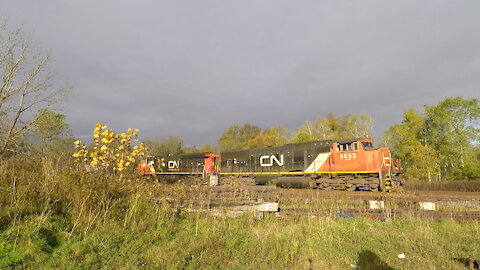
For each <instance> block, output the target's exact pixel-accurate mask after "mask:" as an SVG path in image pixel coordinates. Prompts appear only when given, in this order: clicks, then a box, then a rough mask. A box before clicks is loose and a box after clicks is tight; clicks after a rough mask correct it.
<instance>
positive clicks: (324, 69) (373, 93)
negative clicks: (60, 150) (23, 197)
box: [0, 0, 480, 146]
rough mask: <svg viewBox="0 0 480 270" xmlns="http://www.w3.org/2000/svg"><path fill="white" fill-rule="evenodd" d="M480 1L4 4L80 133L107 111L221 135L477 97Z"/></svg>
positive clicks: (390, 115)
mask: <svg viewBox="0 0 480 270" xmlns="http://www.w3.org/2000/svg"><path fill="white" fill-rule="evenodd" d="M479 12H480V2H477V1H454V2H452V1H395V2H391V1H390V2H387V1H368V2H365V1H356V2H343V1H301V2H295V3H293V2H291V1H278V0H276V1H273V0H272V1H247V2H246V1H146V0H144V1H135V2H133V1H115V2H111V1H94V0H89V1H59V0H48V1H34V0H30V1H26V0H25V1H18V0H2V4H1V7H0V14H3V15H6V16H7V18H8V21H9V23H10V24H12V25H15V26H18V25H21V24H23V28H24V29H25V30H26V31H27V32H31V31H34V32H33V38H34V39H35V40H36V41H38V43H39V45H40V47H41V48H43V49H44V50H47V51H50V52H51V53H52V54H53V55H54V58H55V61H54V62H53V63H52V65H53V67H54V68H55V70H56V71H57V77H56V80H57V81H67V82H69V83H70V84H71V85H73V86H74V91H73V93H72V95H71V96H70V97H69V98H68V99H67V100H66V101H64V102H63V103H62V104H61V107H62V108H63V109H64V112H65V113H66V114H67V116H68V119H69V122H70V125H71V127H72V129H73V131H74V134H75V135H76V136H79V137H81V138H83V139H85V138H86V137H87V136H88V135H89V134H90V132H91V129H92V127H93V125H94V124H95V123H96V122H98V121H102V122H104V123H106V124H109V125H110V126H111V127H113V128H115V129H118V130H124V129H126V128H128V127H136V128H139V129H141V134H142V136H143V137H144V138H148V137H156V136H159V135H178V136H181V137H183V138H184V139H185V141H186V142H187V144H195V145H197V146H198V145H201V144H204V143H215V141H216V139H217V138H218V137H219V136H220V134H221V132H222V131H223V130H225V129H226V128H227V127H228V126H229V125H231V124H233V123H240V124H241V123H245V122H249V123H253V124H257V125H260V126H262V127H269V126H273V125H277V124H280V125H284V126H286V127H287V128H290V129H295V128H297V127H298V126H299V125H300V124H301V123H303V122H304V121H305V120H307V119H315V118H316V117H317V116H324V115H326V114H327V113H328V112H330V111H331V112H334V113H336V114H342V113H361V112H367V113H371V114H373V115H374V116H375V118H376V119H377V122H376V124H377V125H376V128H375V132H376V134H377V135H378V134H380V133H381V132H382V131H383V130H384V129H386V128H387V127H388V126H390V125H392V124H395V123H397V122H398V121H400V120H401V116H402V111H403V110H404V109H406V108H410V107H413V108H421V107H422V105H423V104H430V105H433V104H435V103H437V102H438V101H440V100H442V99H444V98H445V97H449V96H458V95H461V96H466V97H477V98H478V97H480V95H479V93H480V91H479V86H480V76H479V75H480V49H479V48H480V36H479V35H478V33H477V32H478V29H479V27H480V17H479V16H478V14H479Z"/></svg>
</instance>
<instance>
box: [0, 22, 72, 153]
mask: <svg viewBox="0 0 480 270" xmlns="http://www.w3.org/2000/svg"><path fill="white" fill-rule="evenodd" d="M49 60H50V56H49V55H48V54H43V53H41V52H39V51H38V50H36V48H35V47H34V46H33V44H32V42H31V40H30V39H29V37H28V36H26V35H25V34H24V33H23V32H22V31H21V30H13V31H12V30H9V29H8V27H7V24H6V23H2V22H0V157H3V156H5V155H7V154H11V153H15V152H16V149H18V144H19V143H20V142H21V141H22V138H23V136H24V135H25V133H26V131H27V130H28V129H29V128H30V127H31V126H32V125H33V117H32V116H33V114H34V110H37V109H42V108H48V107H50V106H51V105H52V104H54V103H55V102H58V101H59V100H61V99H62V98H63V97H64V94H65V93H66V90H67V87H54V86H53V84H52V77H51V72H50V71H49V70H48V68H47V64H48V62H49Z"/></svg>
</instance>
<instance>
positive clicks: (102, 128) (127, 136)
mask: <svg viewBox="0 0 480 270" xmlns="http://www.w3.org/2000/svg"><path fill="white" fill-rule="evenodd" d="M137 133H138V129H133V130H132V129H131V128H129V129H128V130H127V132H126V133H121V134H117V133H115V132H113V131H112V130H110V129H108V127H107V126H106V125H103V124H102V123H98V124H96V125H95V128H94V130H93V150H92V151H88V150H87V149H86V145H85V144H84V143H83V142H82V141H79V140H77V141H75V142H74V145H75V148H81V150H79V151H77V152H75V153H74V154H73V157H74V158H76V160H77V161H83V162H85V163H87V164H90V165H91V166H98V167H99V168H101V169H105V170H114V171H123V170H125V169H126V168H128V167H129V166H130V165H132V164H135V163H136V161H137V158H139V157H141V156H143V155H145V150H146V148H145V145H144V144H143V143H141V144H139V145H135V146H133V145H131V143H132V141H138V139H137V138H138V134H137Z"/></svg>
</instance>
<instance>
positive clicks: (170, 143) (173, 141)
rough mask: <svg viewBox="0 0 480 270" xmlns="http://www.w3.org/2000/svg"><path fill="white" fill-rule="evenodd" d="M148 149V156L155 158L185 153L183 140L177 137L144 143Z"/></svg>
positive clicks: (161, 138)
mask: <svg viewBox="0 0 480 270" xmlns="http://www.w3.org/2000/svg"><path fill="white" fill-rule="evenodd" d="M143 143H144V144H145V146H146V147H147V149H148V154H149V155H153V156H168V155H178V154H183V153H184V150H185V149H184V143H183V139H182V138H180V137H176V136H168V137H160V138H157V139H154V140H146V141H144V142H143Z"/></svg>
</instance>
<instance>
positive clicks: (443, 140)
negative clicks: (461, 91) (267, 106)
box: [145, 97, 480, 181]
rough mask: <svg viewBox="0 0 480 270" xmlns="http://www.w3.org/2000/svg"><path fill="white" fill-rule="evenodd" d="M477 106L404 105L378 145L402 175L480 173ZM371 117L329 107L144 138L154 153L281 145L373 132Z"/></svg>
mask: <svg viewBox="0 0 480 270" xmlns="http://www.w3.org/2000/svg"><path fill="white" fill-rule="evenodd" d="M479 119H480V107H479V103H478V99H475V98H471V99H468V98H463V97H454V98H446V99H445V100H443V101H441V102H439V103H438V104H437V105H434V106H429V105H425V106H424V110H423V111H421V112H417V111H416V110H414V109H407V110H405V111H404V116H403V120H402V122H401V123H399V124H395V125H393V126H391V127H389V128H388V129H387V130H386V131H385V132H384V133H383V135H382V138H381V140H380V142H379V143H377V145H378V146H386V147H388V148H389V149H390V150H391V152H392V154H393V156H394V157H395V158H398V159H400V160H401V161H402V164H403V167H404V173H405V176H406V178H408V179H411V180H425V181H442V180H452V179H474V178H479V177H480V146H479V142H480V129H479ZM373 127H374V118H373V116H372V115H370V114H366V113H362V114H359V115H356V114H343V115H339V116H336V115H335V114H334V113H331V112H330V113H328V114H327V116H325V117H317V119H316V120H315V121H310V120H308V121H306V122H305V123H304V124H302V125H301V126H300V127H299V128H298V129H297V130H295V131H292V130H288V129H287V128H285V127H283V126H280V125H277V126H273V127H271V128H264V129H262V128H260V127H259V126H256V125H253V124H249V123H247V124H244V125H238V124H233V125H231V126H230V127H228V128H227V129H226V130H225V131H224V132H223V133H222V135H221V136H220V138H219V139H218V141H217V145H203V146H201V147H200V148H196V147H185V145H184V143H183V140H182V138H180V137H166V138H160V139H158V140H148V141H146V142H145V143H146V145H147V147H149V149H150V150H151V153H152V154H154V155H159V156H164V155H168V154H184V153H194V152H216V151H231V150H243V149H254V148H262V147H274V146H281V145H284V144H287V143H299V142H309V141H316V140H341V139H350V138H359V137H372V130H373Z"/></svg>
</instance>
